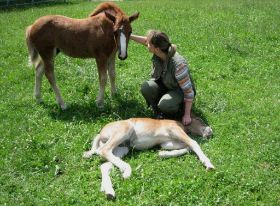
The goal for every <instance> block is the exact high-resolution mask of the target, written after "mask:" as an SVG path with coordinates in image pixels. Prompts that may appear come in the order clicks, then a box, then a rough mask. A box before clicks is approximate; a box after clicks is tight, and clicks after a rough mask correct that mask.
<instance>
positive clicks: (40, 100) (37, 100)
mask: <svg viewBox="0 0 280 206" xmlns="http://www.w3.org/2000/svg"><path fill="white" fill-rule="evenodd" d="M35 100H36V103H37V104H42V103H43V99H42V98H36V97H35Z"/></svg>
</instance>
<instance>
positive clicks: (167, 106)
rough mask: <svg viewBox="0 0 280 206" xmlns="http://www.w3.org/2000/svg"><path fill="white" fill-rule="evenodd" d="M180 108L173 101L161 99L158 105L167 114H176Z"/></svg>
mask: <svg viewBox="0 0 280 206" xmlns="http://www.w3.org/2000/svg"><path fill="white" fill-rule="evenodd" d="M180 106H181V105H180V104H177V103H175V102H174V101H172V99H161V100H160V101H159V103H158V108H159V109H160V111H161V112H163V113H165V114H176V113H177V112H178V111H179V110H180Z"/></svg>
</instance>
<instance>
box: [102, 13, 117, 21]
mask: <svg viewBox="0 0 280 206" xmlns="http://www.w3.org/2000/svg"><path fill="white" fill-rule="evenodd" d="M104 13H105V15H106V16H107V17H108V18H109V19H110V20H111V21H112V22H113V23H115V22H116V17H115V16H113V15H112V14H110V13H109V12H107V11H105V12H104Z"/></svg>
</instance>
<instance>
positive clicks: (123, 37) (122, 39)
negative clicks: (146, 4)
mask: <svg viewBox="0 0 280 206" xmlns="http://www.w3.org/2000/svg"><path fill="white" fill-rule="evenodd" d="M105 14H106V16H107V17H108V18H109V19H111V20H112V21H113V22H114V35H115V39H116V41H117V46H118V57H119V59H121V60H125V59H126V58H127V46H128V41H129V37H130V35H131V33H132V28H131V25H130V23H131V22H132V21H134V20H136V19H137V18H138V16H139V12H137V13H135V14H133V15H131V16H130V17H127V16H125V15H121V14H117V15H116V16H114V15H112V14H111V13H109V12H106V11H105Z"/></svg>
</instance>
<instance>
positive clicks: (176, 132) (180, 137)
mask: <svg viewBox="0 0 280 206" xmlns="http://www.w3.org/2000/svg"><path fill="white" fill-rule="evenodd" d="M171 132H172V134H171V135H172V138H173V139H174V140H177V141H180V142H183V143H185V145H187V146H188V147H190V149H191V150H192V151H194V153H195V154H196V155H197V156H198V158H199V160H200V161H201V162H202V163H203V164H204V166H205V167H206V169H207V170H208V169H214V166H213V165H212V163H211V162H210V160H209V159H208V157H207V156H206V155H205V154H204V153H203V151H202V150H201V148H200V146H199V144H197V142H196V141H195V140H193V139H191V138H190V137H189V136H188V135H187V134H186V133H185V132H184V130H183V129H182V128H180V127H178V129H173V130H172V131H171Z"/></svg>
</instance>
